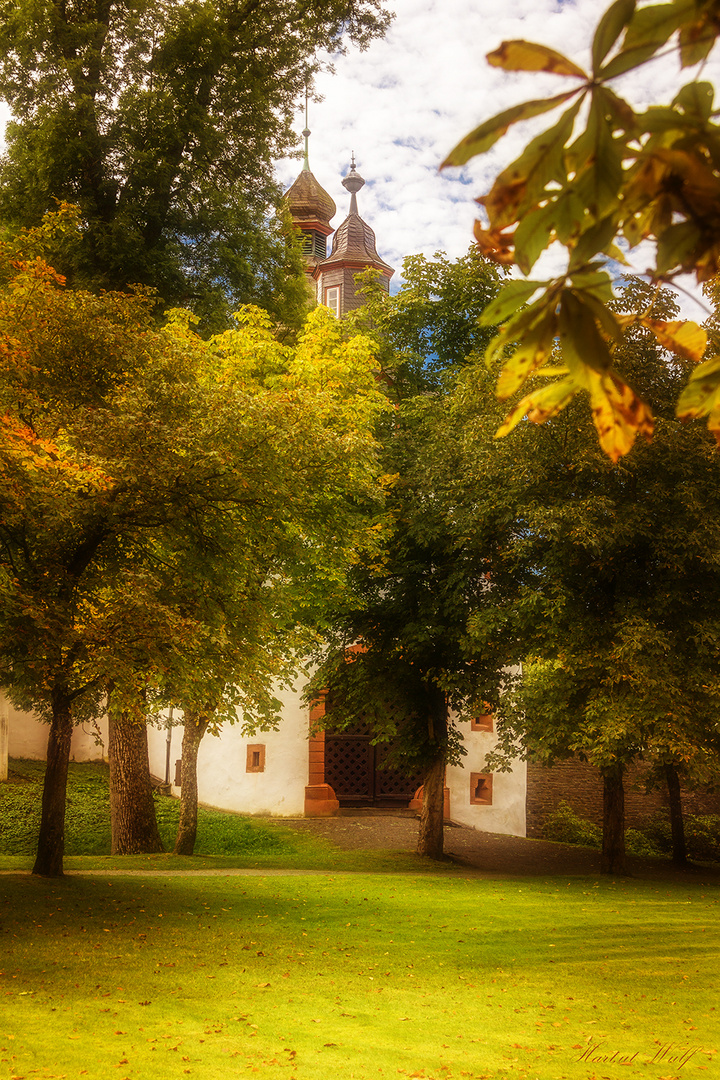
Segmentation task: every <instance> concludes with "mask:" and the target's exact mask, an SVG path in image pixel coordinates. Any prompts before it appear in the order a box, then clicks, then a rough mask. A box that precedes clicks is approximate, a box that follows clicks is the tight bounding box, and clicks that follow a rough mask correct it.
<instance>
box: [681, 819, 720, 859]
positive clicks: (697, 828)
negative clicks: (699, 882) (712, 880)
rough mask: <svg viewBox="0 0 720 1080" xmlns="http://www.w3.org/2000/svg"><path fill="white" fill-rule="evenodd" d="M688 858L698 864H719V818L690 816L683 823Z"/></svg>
mask: <svg viewBox="0 0 720 1080" xmlns="http://www.w3.org/2000/svg"><path fill="white" fill-rule="evenodd" d="M685 843H686V845H687V852H688V856H689V858H691V859H697V860H698V861H699V862H720V816H719V815H718V814H691V815H690V817H688V818H687V819H686V821H685Z"/></svg>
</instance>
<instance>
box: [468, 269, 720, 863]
mask: <svg viewBox="0 0 720 1080" xmlns="http://www.w3.org/2000/svg"><path fill="white" fill-rule="evenodd" d="M623 299H624V304H625V306H626V307H627V308H629V309H630V310H635V309H636V308H637V306H638V305H639V304H643V305H650V304H652V307H651V308H650V310H651V312H652V314H653V317H658V318H672V317H673V314H674V313H673V311H672V308H671V307H669V306H668V304H669V299H668V297H667V296H661V297H659V298H657V297H653V293H652V290H651V288H650V287H649V286H647V285H643V284H640V283H634V284H633V285H631V286H629V287H628V289H627V290H626V294H625V296H624V298H623ZM621 311H622V309H621ZM621 350H622V362H623V365H624V368H625V370H627V371H628V372H629V374H630V375H631V377H632V378H633V381H634V382H635V385H636V386H637V387H638V389H639V390H640V391H641V392H642V394H643V397H644V399H645V400H647V401H648V402H650V403H651V405H652V408H653V411H654V413H655V415H656V418H657V420H656V431H655V436H654V438H653V441H652V443H651V444H650V445H646V444H639V445H637V446H636V447H635V448H634V449H633V450H632V452H631V453H629V454H628V455H627V456H625V457H624V458H623V460H622V461H621V462H620V463H619V464H618V465H617V466H616V467H612V466H611V465H610V463H609V462H608V461H607V458H606V457H605V456H604V455H603V453H602V452H601V450H600V448H599V447H598V446H597V443H596V442H595V440H593V438H592V428H591V426H590V422H589V419H588V417H587V414H586V412H585V411H584V410H583V409H582V406H581V403H579V402H573V403H571V404H570V405H569V406H568V408H567V409H566V410H565V411H564V412H563V413H562V414H561V415H560V416H557V417H555V418H553V419H551V420H549V421H548V423H547V424H545V425H543V426H541V427H539V428H538V427H534V426H533V425H528V424H523V425H520V426H519V427H518V428H517V429H516V430H515V431H514V432H513V433H512V434H511V435H509V436H508V440H507V441H508V442H509V443H510V445H511V446H512V448H513V451H514V455H515V460H516V465H515V472H516V475H517V476H518V477H520V478H521V483H520V484H519V485H518V486H517V487H516V488H515V490H514V492H512V494H511V499H512V501H513V502H514V503H515V508H514V513H515V515H516V527H515V529H514V530H513V531H512V533H511V535H510V537H509V541H510V542H509V544H508V545H507V546H506V548H505V549H504V551H503V560H502V562H501V563H500V564H499V565H498V571H499V573H500V575H501V576H502V574H503V573H504V572H510V573H513V574H515V575H516V576H517V579H518V582H519V583H520V585H521V587H520V590H519V592H518V594H516V595H515V596H513V597H512V602H511V608H510V611H509V612H508V614H509V615H510V617H511V618H512V619H513V622H514V624H515V626H516V630H517V634H518V640H519V641H521V642H522V643H523V666H522V674H521V676H520V677H519V679H518V680H517V689H516V690H515V691H513V692H511V693H508V694H507V695H505V697H504V698H502V699H501V700H500V708H499V713H498V716H499V721H498V733H499V738H500V742H501V746H502V747H503V748H504V752H503V753H498V754H496V755H494V759H493V760H494V762H495V764H496V765H497V763H498V762H500V763H502V762H503V761H504V762H505V763H506V764H507V763H508V761H509V760H511V759H512V758H513V757H515V756H517V754H518V753H521V754H523V755H525V754H528V755H529V756H530V757H532V758H533V759H534V760H536V761H540V762H542V763H543V764H545V765H552V764H553V763H554V762H555V761H557V760H561V759H563V758H565V757H569V756H571V755H576V756H578V757H579V758H581V759H582V760H586V761H589V762H590V763H591V764H593V765H594V766H596V767H597V768H598V769H599V770H600V772H601V774H602V775H603V778H604V779H605V782H606V786H607V787H608V789H610V788H612V789H613V790H617V791H619V790H620V788H619V786H618V785H619V784H620V782H621V781H622V776H623V773H624V771H625V770H626V768H627V767H628V766H629V765H630V764H632V763H634V762H642V763H643V764H644V765H645V767H646V769H648V770H652V769H653V768H654V767H657V766H660V767H664V766H666V765H671V766H672V767H673V768H674V769H675V770H676V771H677V772H678V773H679V775H680V777H681V779H683V780H684V781H685V782H687V783H688V784H692V783H693V782H702V781H703V780H705V781H707V780H708V779H709V778H711V776H712V773H713V771H715V772H716V770H717V764H718V749H719V748H720V707H719V702H720V697H719V696H718V680H717V671H718V664H719V662H720V620H719V619H718V613H717V595H718V590H719V589H720V500H719V497H718V493H719V492H720V460H719V459H718V456H717V452H716V448H715V444H714V442H713V440H712V438H711V437H710V436H709V435H708V433H707V432H706V430H705V429H704V428H703V427H701V426H700V425H683V424H682V423H680V422H679V421H678V420H677V419H676V418H675V417H674V415H673V413H674V403H675V401H676V398H677V393H678V387H679V386H681V385H682V384H683V382H684V380H685V378H686V376H687V369H688V367H689V364H688V363H687V362H680V361H678V362H677V363H674V364H669V363H668V362H667V357H666V356H665V355H664V353H663V351H662V350H661V349H660V348H659V346H658V345H657V343H656V342H655V340H654V337H653V335H651V334H650V332H649V331H647V330H645V329H643V328H640V327H633V328H632V329H630V330H628V331H627V332H626V336H625V339H624V341H623V343H622V346H621ZM469 406H470V408H472V404H471V403H469ZM467 408H468V406H467V405H466V415H467ZM458 422H460V414H458ZM466 422H471V421H470V420H468V421H466ZM503 441H504V440H503ZM467 468H468V471H469V472H471V473H473V472H474V468H473V461H472V452H470V456H469V460H468V462H467ZM465 506H466V507H467V509H466V510H465V511H464V518H465V520H464V527H465V528H466V529H467V530H468V531H469V532H470V533H471V532H472V530H473V529H474V528H477V523H479V522H481V521H482V519H483V508H482V506H478V505H475V506H473V503H472V501H471V499H470V498H469V497H468V498H467V499H466V500H465ZM502 599H503V598H502V596H500V597H499V600H500V601H501V602H502ZM480 629H481V630H482V632H483V635H484V632H485V630H484V628H480ZM482 640H483V637H481V641H482ZM612 827H613V821H612V820H610V819H609V818H606V828H605V840H606V851H605V855H606V858H607V865H606V867H605V869H607V870H609V871H612V870H614V871H619V870H621V868H622V823H621V822H620V827H619V828H617V829H616V830H615V835H614V839H613V841H612V843H611V842H610V837H609V835H608V834H609V830H611V829H612Z"/></svg>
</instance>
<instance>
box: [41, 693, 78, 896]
mask: <svg viewBox="0 0 720 1080" xmlns="http://www.w3.org/2000/svg"><path fill="white" fill-rule="evenodd" d="M72 728H73V725H72V716H71V712H70V701H69V699H68V697H67V694H65V693H60V692H58V693H57V694H55V693H53V714H52V720H51V722H50V734H49V735H48V746H47V764H46V767H45V782H44V784H43V796H42V815H41V818H40V835H39V837H38V847H37V855H36V857H35V865H34V866H33V870H32V872H33V874H40V875H42V876H43V877H62V873H63V856H64V854H65V798H66V793H67V774H68V763H69V761H70V741H71V739H72Z"/></svg>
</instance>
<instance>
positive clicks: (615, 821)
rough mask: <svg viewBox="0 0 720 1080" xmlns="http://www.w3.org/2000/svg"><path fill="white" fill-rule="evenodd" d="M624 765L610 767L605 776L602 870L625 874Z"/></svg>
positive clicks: (605, 872) (603, 871)
mask: <svg viewBox="0 0 720 1080" xmlns="http://www.w3.org/2000/svg"><path fill="white" fill-rule="evenodd" d="M624 771H625V770H624V769H623V767H622V765H618V766H616V767H615V768H614V769H608V770H607V771H604V772H603V774H602V777H603V846H602V859H601V861H600V872H601V873H603V874H624V873H626V868H625V789H624V788H623V773H624Z"/></svg>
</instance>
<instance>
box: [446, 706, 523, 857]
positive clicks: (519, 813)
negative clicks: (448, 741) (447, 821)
mask: <svg viewBox="0 0 720 1080" xmlns="http://www.w3.org/2000/svg"><path fill="white" fill-rule="evenodd" d="M458 728H459V730H460V731H461V732H462V735H463V744H464V746H465V749H466V750H467V754H466V756H465V757H464V758H463V759H462V765H450V766H448V769H447V772H446V780H445V782H446V784H447V786H448V787H449V788H450V818H451V820H452V821H457V822H458V823H459V824H461V825H470V826H471V827H472V828H473V829H480V830H481V831H482V832H491V833H506V834H509V835H510V836H525V792H526V773H527V769H526V766H525V762H524V761H517V762H515V764H514V766H513V769H512V771H511V772H509V773H501V772H496V773H494V774H493V801H492V806H479V805H473V804H472V803H471V802H470V787H471V781H470V776H471V773H486V772H487V771H488V770H487V769H486V768H485V755H486V754H487V753H489V752H490V751H491V750H492V749H493V747H494V745H495V736H494V735H493V734H492V732H489V731H471V730H470V721H469V720H468V721H463V722H458Z"/></svg>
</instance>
